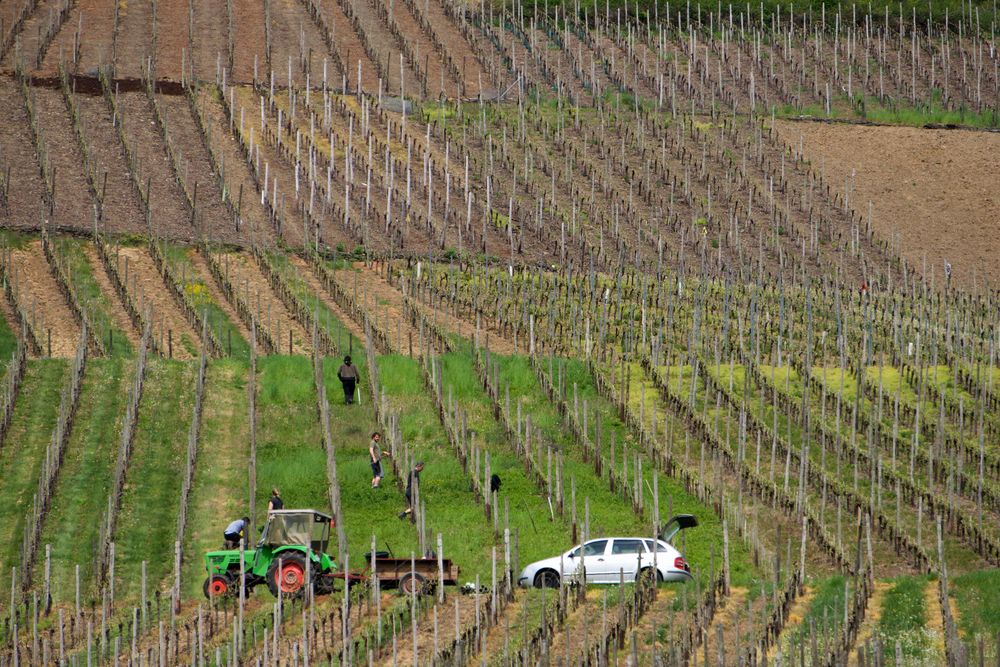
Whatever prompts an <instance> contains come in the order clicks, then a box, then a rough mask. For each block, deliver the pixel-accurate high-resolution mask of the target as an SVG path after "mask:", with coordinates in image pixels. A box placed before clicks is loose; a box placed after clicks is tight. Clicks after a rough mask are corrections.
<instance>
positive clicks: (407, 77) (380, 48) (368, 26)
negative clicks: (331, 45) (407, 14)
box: [338, 0, 419, 95]
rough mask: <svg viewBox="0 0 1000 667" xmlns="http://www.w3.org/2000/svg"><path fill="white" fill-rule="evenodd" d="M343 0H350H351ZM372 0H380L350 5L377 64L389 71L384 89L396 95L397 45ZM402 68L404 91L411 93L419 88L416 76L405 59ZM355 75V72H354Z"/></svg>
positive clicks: (379, 0) (398, 63) (398, 61)
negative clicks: (375, 57) (375, 55)
mask: <svg viewBox="0 0 1000 667" xmlns="http://www.w3.org/2000/svg"><path fill="white" fill-rule="evenodd" d="M338 1H339V0H338ZM345 1H346V2H351V0H345ZM373 1H374V2H381V0H365V1H364V2H353V3H352V5H351V6H352V8H353V9H354V14H355V16H357V17H358V21H359V22H360V24H361V29H362V30H364V32H365V34H366V35H367V36H368V41H369V42H370V43H371V44H372V46H373V47H374V50H375V53H377V54H378V59H379V64H380V65H381V66H382V67H383V68H386V71H388V73H389V80H388V81H386V82H384V85H385V89H386V91H387V92H390V93H392V94H394V95H398V94H399V81H400V79H399V75H400V71H399V70H400V60H399V56H400V53H399V47H398V46H397V45H396V39H395V37H393V35H392V33H391V32H389V28H388V27H386V26H385V25H384V24H383V23H382V21H381V19H379V17H378V14H377V13H376V12H375V8H374V7H373V6H372V4H371V2H373ZM400 4H402V3H400ZM355 67H356V65H355ZM402 69H403V77H404V82H403V83H404V87H405V91H406V92H408V93H409V94H411V95H412V94H413V93H414V91H417V90H419V86H418V84H417V77H416V75H415V74H414V73H413V70H412V69H411V68H410V66H409V65H408V64H407V63H406V62H405V59H404V61H403V65H402ZM356 76H357V74H355V77H356Z"/></svg>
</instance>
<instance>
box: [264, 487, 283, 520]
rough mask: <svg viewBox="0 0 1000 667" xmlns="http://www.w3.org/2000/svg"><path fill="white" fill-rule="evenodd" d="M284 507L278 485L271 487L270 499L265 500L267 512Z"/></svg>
mask: <svg viewBox="0 0 1000 667" xmlns="http://www.w3.org/2000/svg"><path fill="white" fill-rule="evenodd" d="M284 507H285V501H284V500H282V499H281V491H280V490H279V489H278V487H274V488H273V489H271V499H270V500H268V501H267V513H268V514H270V513H271V512H273V511H275V510H280V509H283V508H284Z"/></svg>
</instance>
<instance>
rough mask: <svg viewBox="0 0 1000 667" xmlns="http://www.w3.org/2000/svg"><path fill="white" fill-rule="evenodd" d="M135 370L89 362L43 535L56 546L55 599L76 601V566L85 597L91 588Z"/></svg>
mask: <svg viewBox="0 0 1000 667" xmlns="http://www.w3.org/2000/svg"><path fill="white" fill-rule="evenodd" d="M134 371H135V364H134V363H132V362H129V361H126V360H125V359H122V358H118V357H115V358H108V359H91V360H90V361H88V362H87V370H86V373H85V374H84V377H83V385H82V388H81V392H80V406H79V408H78V409H77V413H76V420H75V421H74V423H73V431H72V433H71V434H70V439H69V444H68V445H67V447H66V456H65V458H64V459H63V464H62V469H61V471H60V473H59V480H58V481H57V483H56V489H55V492H54V494H53V497H52V505H51V507H50V509H49V514H48V516H47V517H46V519H45V527H44V529H43V531H42V544H43V545H44V544H50V545H51V546H52V562H53V564H54V566H53V570H52V591H53V593H52V594H53V597H54V598H55V599H56V600H65V601H70V600H73V598H74V596H75V566H77V565H79V566H80V583H81V593H82V594H83V595H84V596H86V594H87V592H88V591H90V590H92V589H91V584H92V581H91V577H92V576H93V568H94V557H95V555H96V553H97V546H98V529H99V524H100V517H101V516H102V515H103V512H104V510H105V507H106V506H107V499H108V490H109V487H110V486H111V476H112V471H113V470H114V465H115V454H116V452H117V448H118V440H119V437H120V435H121V428H122V420H123V419H124V414H125V403H126V401H127V399H128V385H129V381H130V379H131V378H132V376H133V375H134ZM41 576H42V572H40V571H38V572H36V579H38V580H39V581H41V579H40V577H41Z"/></svg>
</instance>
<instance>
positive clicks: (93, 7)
mask: <svg viewBox="0 0 1000 667" xmlns="http://www.w3.org/2000/svg"><path fill="white" fill-rule="evenodd" d="M114 24H115V3H114V2H108V0H76V2H75V4H74V6H73V9H72V10H71V11H70V15H69V18H68V19H66V23H65V25H63V28H62V30H60V31H59V34H58V35H56V37H55V39H54V40H52V44H51V45H50V46H49V50H48V51H47V52H46V54H45V61H44V63H43V64H42V69H43V70H45V71H46V72H56V71H58V68H59V62H60V58H64V59H65V60H66V62H67V65H66V67H67V69H70V70H74V71H77V72H79V73H81V74H87V75H90V76H94V75H96V73H97V68H98V67H100V66H102V65H106V64H108V63H109V62H111V33H112V30H113V29H114ZM77 30H79V31H80V39H79V44H80V58H79V59H78V60H77V62H76V63H75V64H74V63H73V62H72V61H73V45H74V42H75V38H76V34H77Z"/></svg>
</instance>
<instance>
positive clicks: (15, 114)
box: [0, 77, 47, 227]
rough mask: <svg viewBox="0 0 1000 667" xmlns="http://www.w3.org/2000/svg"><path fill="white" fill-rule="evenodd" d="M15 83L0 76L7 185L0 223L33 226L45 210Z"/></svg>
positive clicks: (0, 159)
mask: <svg viewBox="0 0 1000 667" xmlns="http://www.w3.org/2000/svg"><path fill="white" fill-rule="evenodd" d="M17 86H18V84H17V83H16V82H15V81H14V80H13V79H10V78H7V77H0V118H2V119H3V122H0V170H2V173H3V174H4V178H6V177H7V173H8V171H7V170H8V169H9V170H10V172H9V173H10V188H9V192H10V195H9V200H8V202H7V208H4V207H3V206H0V224H2V225H3V226H4V227H36V226H37V225H38V221H39V220H41V218H42V216H43V215H44V214H46V213H47V210H46V207H45V206H44V205H43V201H44V200H43V198H44V196H45V186H44V185H43V183H42V180H41V177H40V176H39V173H38V159H37V157H36V154H35V148H34V146H32V143H31V129H30V126H29V125H28V112H27V111H26V110H25V108H24V101H23V99H22V97H21V91H19V90H18V89H17Z"/></svg>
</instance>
